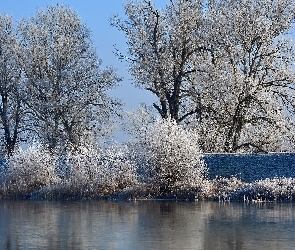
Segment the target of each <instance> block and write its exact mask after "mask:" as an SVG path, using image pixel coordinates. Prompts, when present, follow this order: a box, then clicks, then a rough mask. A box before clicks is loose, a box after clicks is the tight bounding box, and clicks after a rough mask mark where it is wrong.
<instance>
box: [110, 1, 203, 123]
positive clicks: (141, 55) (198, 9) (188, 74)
mask: <svg viewBox="0 0 295 250" xmlns="http://www.w3.org/2000/svg"><path fill="white" fill-rule="evenodd" d="M125 13H126V16H127V20H123V19H120V18H118V17H114V18H113V20H112V25H113V26H115V27H117V28H118V29H119V30H121V31H123V32H124V34H125V35H126V38H127V40H128V42H127V44H128V55H127V56H123V55H121V54H120V52H119V53H118V54H119V56H122V57H123V58H124V59H127V61H128V62H129V71H130V73H131V74H132V76H133V77H134V81H135V84H136V86H138V87H141V88H144V89H146V90H148V91H150V92H152V93H153V94H154V95H155V96H156V97H157V99H158V102H156V103H154V104H153V106H154V107H155V108H156V110H157V111H158V112H159V114H160V115H161V117H162V118H172V119H174V120H175V121H177V122H181V121H183V120H184V119H185V118H186V117H188V116H190V115H193V114H198V113H200V107H199V105H188V103H191V104H192V103H194V104H195V102H191V99H192V98H193V99H194V98H198V93H197V86H196V81H194V76H195V74H196V72H197V71H198V70H200V69H199V68H198V67H197V68H195V67H193V63H192V61H194V60H199V57H201V56H202V54H203V51H204V43H203V39H202V32H201V27H202V23H203V18H202V1H196V0H194V1H192V0H189V1H184V0H177V1H173V2H172V1H171V4H169V5H167V6H166V8H165V9H163V10H162V11H160V10H157V9H156V8H155V6H154V5H153V4H152V3H151V1H146V0H144V1H140V2H137V1H128V2H127V3H126V4H125ZM192 93H194V96H193V95H192Z"/></svg>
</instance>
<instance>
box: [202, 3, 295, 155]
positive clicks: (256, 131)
mask: <svg viewBox="0 0 295 250" xmlns="http://www.w3.org/2000/svg"><path fill="white" fill-rule="evenodd" d="M209 2H210V4H209V7H208V13H207V25H208V26H207V27H208V30H209V31H210V37H209V41H208V42H209V43H210V44H212V51H211V53H210V58H211V60H209V61H207V62H206V63H207V69H208V71H207V72H208V74H204V78H205V80H204V82H205V84H204V86H206V87H207V88H208V89H210V95H209V96H207V97H205V96H204V97H203V98H202V99H203V100H204V101H206V102H209V103H208V104H207V105H209V106H210V107H211V108H212V109H211V110H212V111H214V112H211V113H210V114H208V115H207V117H208V119H207V120H204V121H203V128H204V130H206V131H207V132H208V133H207V134H206V133H204V134H205V137H206V139H205V140H207V143H206V144H207V145H206V147H207V150H209V151H216V150H218V149H217V148H216V147H215V146H216V145H218V143H216V141H218V140H219V145H218V147H219V148H221V149H219V150H221V151H225V152H236V151H239V150H249V149H250V150H254V151H272V150H275V151H277V150H282V147H283V145H282V144H284V143H285V144H286V143H287V142H290V141H291V142H292V141H293V142H294V125H293V124H292V122H291V119H290V118H291V117H292V115H291V114H292V113H294V107H295V106H294V104H295V99H294V97H295V91H294V90H295V85H294V80H295V78H294V69H293V66H292V65H293V63H294V56H295V54H294V46H293V43H292V42H291V41H290V40H288V39H287V38H286V36H285V34H286V32H288V31H289V29H290V27H291V25H292V23H293V22H294V13H295V12H294V11H295V2H294V1H291V0H275V1H272V0H263V1H261V0H244V1H233V0H223V1H209ZM208 97H210V98H208ZM212 130H213V131H214V132H213V133H214V134H215V136H216V137H215V138H214V137H213V136H212V135H211V136H210V133H212ZM210 137H211V138H214V141H209V140H208V138H210ZM217 138H218V139H217ZM284 141H285V142H284Z"/></svg>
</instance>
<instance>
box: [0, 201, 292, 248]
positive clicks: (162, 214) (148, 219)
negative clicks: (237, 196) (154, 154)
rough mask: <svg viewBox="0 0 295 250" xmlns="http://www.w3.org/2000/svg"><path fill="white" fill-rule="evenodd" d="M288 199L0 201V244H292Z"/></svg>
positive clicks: (64, 245)
mask: <svg viewBox="0 0 295 250" xmlns="http://www.w3.org/2000/svg"><path fill="white" fill-rule="evenodd" d="M294 243H295V204H292V203H258V204H252V203H250V204H246V203H219V202H209V201H206V202H203V201H195V202H173V201H132V202H127V201H126V202H122V201H29V200H27V201H20V200H18V201H17V200H0V249H3V250H4V249H9V250H10V249H11V250H12V249H72V250H74V249H107V250H112V249H126V250H127V249H128V250H132V249H136V250H140V249H154V250H157V249H161V250H166V249H182V250H185V249H212V250H218V249H222V250H226V249H247V250H248V249H269V250H271V249H294Z"/></svg>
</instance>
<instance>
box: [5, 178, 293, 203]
mask: <svg viewBox="0 0 295 250" xmlns="http://www.w3.org/2000/svg"><path fill="white" fill-rule="evenodd" d="M0 198H2V199H33V200H91V199H93V200H97V199H106V200H153V199H166V200H188V201H194V200H213V201H236V202H293V201H295V179H294V178H286V177H282V178H273V179H269V178H267V179H265V180H259V181H255V182H252V183H246V182H243V181H241V180H239V179H238V178H236V177H232V178H224V177H217V178H215V179H213V180H206V179H205V180H203V182H202V185H200V186H198V187H196V188H194V189H175V190H164V189H163V188H158V187H155V186H152V185H147V184H137V185H135V186H130V187H128V188H119V187H118V188H117V190H114V189H113V190H112V189H109V188H108V187H102V186H100V187H94V186H93V185H92V186H91V185H84V186H80V187H79V188H77V187H73V186H70V185H67V184H66V183H59V184H52V185H48V186H43V187H35V188H34V189H32V188H31V191H29V192H24V190H22V191H21V190H19V191H17V190H16V189H15V188H14V189H11V188H9V187H5V186H4V185H2V186H1V189H0Z"/></svg>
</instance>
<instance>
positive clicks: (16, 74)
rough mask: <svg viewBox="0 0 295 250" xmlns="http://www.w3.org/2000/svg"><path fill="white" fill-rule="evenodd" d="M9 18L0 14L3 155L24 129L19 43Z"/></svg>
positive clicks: (10, 148)
mask: <svg viewBox="0 0 295 250" xmlns="http://www.w3.org/2000/svg"><path fill="white" fill-rule="evenodd" d="M18 45H19V44H18V40H17V35H16V31H15V27H14V25H13V20H12V17H10V16H6V15H1V16H0V98H1V100H0V129H1V130H0V138H1V146H2V147H3V152H2V154H4V155H6V156H11V155H12V154H13V152H14V150H15V147H16V145H17V144H18V143H19V139H20V138H19V136H20V134H21V132H22V129H23V121H24V119H23V115H24V109H23V105H22V101H21V98H20V87H21V67H20V62H19V57H18V56H19V46H18Z"/></svg>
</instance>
